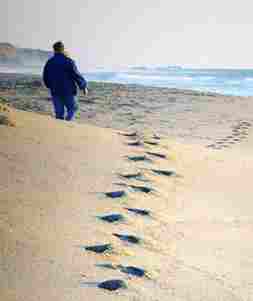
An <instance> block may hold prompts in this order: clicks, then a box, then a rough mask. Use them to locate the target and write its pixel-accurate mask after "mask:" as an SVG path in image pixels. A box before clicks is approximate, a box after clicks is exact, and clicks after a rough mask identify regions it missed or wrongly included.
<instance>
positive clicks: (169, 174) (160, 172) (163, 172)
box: [151, 169, 176, 177]
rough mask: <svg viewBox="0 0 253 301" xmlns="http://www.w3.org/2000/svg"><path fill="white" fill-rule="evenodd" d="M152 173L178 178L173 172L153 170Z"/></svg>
mask: <svg viewBox="0 0 253 301" xmlns="http://www.w3.org/2000/svg"><path fill="white" fill-rule="evenodd" d="M151 171H152V172H153V173H156V174H158V175H162V176H167V177H171V176H176V173H175V172H174V171H172V170H162V169H151Z"/></svg>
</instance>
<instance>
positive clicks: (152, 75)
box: [85, 66, 253, 96]
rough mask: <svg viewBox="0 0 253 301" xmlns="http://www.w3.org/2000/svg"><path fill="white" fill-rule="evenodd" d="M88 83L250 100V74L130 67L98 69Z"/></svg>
mask: <svg viewBox="0 0 253 301" xmlns="http://www.w3.org/2000/svg"><path fill="white" fill-rule="evenodd" d="M85 76H86V78H87V79H88V80H89V81H102V82H112V83H121V84H138V85H144V86H153V87H167V88H177V89H187V90H188V89H190V90H196V91H202V92H214V93H219V94H223V95H233V96H253V70H249V69H242V70H240V69H188V68H181V67H170V66H169V67H164V66H162V67H161V66H158V67H147V66H140V67H132V68H127V69H124V70H122V71H107V70H105V69H102V68H101V69H98V70H96V71H92V72H87V73H85Z"/></svg>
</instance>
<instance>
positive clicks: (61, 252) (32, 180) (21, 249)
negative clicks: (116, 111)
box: [0, 110, 253, 301]
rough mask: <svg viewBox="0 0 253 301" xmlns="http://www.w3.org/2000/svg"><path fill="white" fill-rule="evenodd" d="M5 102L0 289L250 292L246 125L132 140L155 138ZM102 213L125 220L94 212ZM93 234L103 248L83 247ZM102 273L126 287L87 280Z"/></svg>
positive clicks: (33, 292) (15, 293)
mask: <svg viewBox="0 0 253 301" xmlns="http://www.w3.org/2000/svg"><path fill="white" fill-rule="evenodd" d="M10 114H11V118H12V120H14V121H15V126H12V127H10V126H6V125H0V137H1V139H0V169H1V173H0V235H1V249H0V250H1V258H0V260H1V261H0V278H1V284H0V295H1V300H5V301H14V300H15V301H20V300H22V301H23V300H25V301H35V300H36V301H38V300H43V301H44V300H47V301H51V300H54V301H55V300H66V301H70V300H75V301H77V300H135V301H137V300H152V301H155V300H156V301H157V300H159V301H160V300H176V301H177V300H187V301H188V300H194V301H196V300H226V301H227V300H231V301H233V300H252V298H253V286H252V276H253V257H252V254H253V252H252V251H253V245H252V243H251V239H250V238H251V233H252V230H253V223H252V217H251V211H252V209H253V205H252V199H251V195H252V192H253V186H252V184H251V170H252V167H253V160H252V155H251V149H252V144H253V133H252V130H251V128H250V127H249V128H248V130H247V139H244V140H243V141H241V142H240V143H239V142H238V143H237V144H236V145H235V146H234V147H233V148H232V149H227V148H221V149H220V150H219V151H217V150H213V149H212V148H210V149H209V148H208V149H207V148H204V147H202V146H198V145H185V144H180V143H177V142H176V141H174V140H170V139H167V138H166V139H165V138H163V139H161V140H158V139H157V140H155V141H157V142H158V145H152V144H147V143H145V144H143V143H140V145H137V146H133V145H132V146H131V145H128V143H129V142H130V141H133V140H134V139H140V141H141V142H143V140H145V141H147V140H148V141H154V138H153V137H151V135H148V136H146V137H140V138H139V137H127V136H124V135H121V134H119V133H118V132H116V131H112V130H109V129H102V128H97V127H93V126H89V125H80V124H76V123H67V122H61V121H55V120H53V119H52V118H50V117H47V116H40V115H37V114H34V113H27V112H21V111H14V110H13V111H11V113H10ZM154 152H155V153H159V154H164V155H165V156H167V158H166V159H164V158H161V157H158V156H154V155H153V156H152V155H151V154H150V153H154ZM147 153H149V154H147ZM143 155H144V160H141V161H131V160H129V158H128V156H139V157H143ZM146 159H148V160H146ZM154 169H155V170H163V171H173V172H174V173H173V174H172V175H170V176H167V175H163V174H158V173H155V172H154ZM136 173H137V174H139V176H138V177H135V176H132V177H129V178H126V177H122V175H126V174H127V175H129V174H131V175H135V174H136ZM140 187H142V188H143V187H146V188H147V187H148V188H152V191H151V192H147V191H138V189H137V188H140ZM121 190H123V191H124V192H125V193H126V195H124V196H123V197H119V198H111V197H108V196H106V195H105V194H104V193H106V192H113V191H121ZM126 208H139V209H146V210H149V211H150V216H142V215H138V214H135V213H134V212H130V211H128V210H126ZM112 213H116V214H121V215H122V216H123V217H124V220H123V221H120V222H118V223H115V224H114V223H108V222H106V221H103V220H101V219H99V218H98V216H104V215H107V214H112ZM113 233H116V234H119V235H132V236H134V237H137V238H140V243H137V244H135V243H131V242H127V241H122V240H120V239H119V236H115V235H113ZM101 244H111V247H112V249H111V251H110V252H108V253H106V254H103V253H101V254H96V253H94V252H90V251H88V250H86V249H85V247H87V246H94V245H101ZM108 264H112V266H110V265H109V266H108ZM129 266H133V267H138V268H142V269H144V270H145V272H146V273H145V275H144V277H136V276H133V275H129V274H127V273H126V269H123V268H122V267H129ZM110 279H120V280H123V281H125V283H126V285H127V289H121V290H118V291H116V292H107V291H106V290H104V289H101V288H98V287H97V285H98V284H99V283H100V282H101V281H105V280H110Z"/></svg>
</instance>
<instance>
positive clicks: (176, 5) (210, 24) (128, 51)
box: [0, 0, 253, 68]
mask: <svg viewBox="0 0 253 301" xmlns="http://www.w3.org/2000/svg"><path fill="white" fill-rule="evenodd" d="M59 39H61V40H63V41H64V42H65V44H66V46H67V48H68V49H69V51H70V52H71V54H72V56H73V57H74V58H76V59H77V60H78V62H79V64H81V65H82V68H89V67H93V66H107V67H116V66H125V65H136V64H137V65H140V64H173V65H174V64H175V65H183V66H195V67H205V66H208V67H238V68H239V67H245V68H253V1H252V0H240V1H238V0H209V1H206V0H152V1H150V0H72V1H71V0H0V40H1V41H9V42H12V43H15V44H16V45H18V46H22V47H33V48H43V49H50V47H51V44H52V43H53V42H54V41H55V40H59Z"/></svg>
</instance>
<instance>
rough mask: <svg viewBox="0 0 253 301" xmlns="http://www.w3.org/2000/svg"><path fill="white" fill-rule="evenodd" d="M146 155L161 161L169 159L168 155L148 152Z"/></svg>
mask: <svg viewBox="0 0 253 301" xmlns="http://www.w3.org/2000/svg"><path fill="white" fill-rule="evenodd" d="M146 154H147V155H150V156H154V157H158V158H161V159H166V158H167V156H166V155H164V154H161V153H155V152H146Z"/></svg>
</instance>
